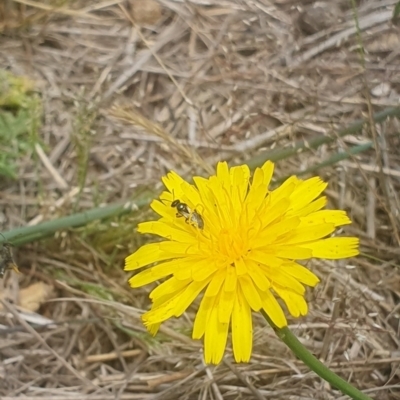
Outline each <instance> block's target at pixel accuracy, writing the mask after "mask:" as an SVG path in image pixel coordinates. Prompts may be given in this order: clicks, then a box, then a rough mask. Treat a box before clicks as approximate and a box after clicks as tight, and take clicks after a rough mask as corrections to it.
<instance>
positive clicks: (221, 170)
mask: <svg viewBox="0 0 400 400" xmlns="http://www.w3.org/2000/svg"><path fill="white" fill-rule="evenodd" d="M216 176H217V178H218V180H219V181H220V182H221V183H223V184H226V185H229V186H230V183H231V178H230V175H229V168H228V163H227V162H226V161H220V162H219V163H218V164H217V174H216Z"/></svg>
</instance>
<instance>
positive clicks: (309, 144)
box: [247, 107, 400, 169]
mask: <svg viewBox="0 0 400 400" xmlns="http://www.w3.org/2000/svg"><path fill="white" fill-rule="evenodd" d="M390 116H397V117H399V116H400V107H396V108H387V109H385V110H383V111H380V112H378V113H375V114H374V115H373V116H372V117H373V120H374V122H376V123H378V122H382V121H384V120H385V119H386V118H387V117H390ZM368 124H369V119H368V120H367V119H359V120H357V121H355V122H354V123H353V124H351V125H350V126H348V127H347V128H345V129H342V130H340V131H339V132H338V133H336V134H332V135H331V136H324V135H318V136H314V137H313V138H311V139H308V140H298V141H296V142H294V143H293V146H290V147H288V148H285V149H281V148H280V149H274V150H269V151H265V152H263V153H260V154H259V155H257V156H256V157H254V158H252V159H251V160H249V161H247V165H248V166H249V167H250V168H251V169H254V168H256V167H259V166H260V165H262V164H263V163H264V162H265V161H266V160H271V161H274V162H276V161H280V160H284V159H286V158H289V157H291V156H293V155H295V154H299V153H302V152H304V151H307V150H310V149H316V148H318V147H319V146H321V145H323V144H328V143H332V142H334V141H335V140H336V139H337V138H338V137H343V136H346V135H354V134H355V133H357V132H360V131H361V130H362V129H363V127H364V125H368Z"/></svg>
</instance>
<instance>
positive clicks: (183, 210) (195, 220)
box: [171, 200, 204, 229]
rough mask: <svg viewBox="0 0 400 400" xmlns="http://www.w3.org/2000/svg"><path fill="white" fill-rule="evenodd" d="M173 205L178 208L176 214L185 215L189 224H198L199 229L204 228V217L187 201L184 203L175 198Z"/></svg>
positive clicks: (178, 215)
mask: <svg viewBox="0 0 400 400" xmlns="http://www.w3.org/2000/svg"><path fill="white" fill-rule="evenodd" d="M171 207H173V208H176V211H177V213H176V216H177V217H178V218H179V217H184V218H185V221H186V222H187V223H188V224H191V225H194V226H196V227H197V228H198V229H203V228H204V221H203V217H202V216H201V215H200V214H199V213H198V212H197V211H196V210H193V211H192V210H191V209H190V208H189V206H188V205H187V204H186V203H182V202H181V201H180V200H174V201H173V202H172V203H171Z"/></svg>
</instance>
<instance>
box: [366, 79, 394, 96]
mask: <svg viewBox="0 0 400 400" xmlns="http://www.w3.org/2000/svg"><path fill="white" fill-rule="evenodd" d="M390 90H391V87H390V85H389V84H388V83H386V82H382V83H380V84H379V85H377V86H375V87H374V88H372V89H371V94H372V96H374V97H387V96H389V93H390Z"/></svg>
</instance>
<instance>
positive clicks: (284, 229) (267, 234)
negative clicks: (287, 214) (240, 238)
mask: <svg viewBox="0 0 400 400" xmlns="http://www.w3.org/2000/svg"><path fill="white" fill-rule="evenodd" d="M299 224H300V218H299V217H292V218H287V219H284V220H283V221H278V222H275V223H274V224H271V225H268V226H267V227H265V228H264V229H263V231H262V232H260V234H259V235H258V237H257V238H256V239H255V240H253V241H252V248H254V249H255V248H257V247H264V246H265V245H267V244H269V243H274V242H276V241H278V240H279V237H280V236H283V235H285V234H286V233H288V232H290V231H292V230H295V228H296V227H297V226H298V225H299ZM303 229H304V228H303Z"/></svg>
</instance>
